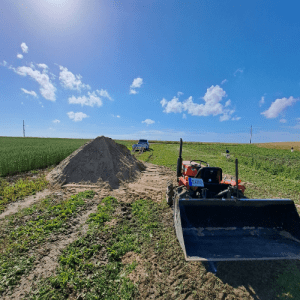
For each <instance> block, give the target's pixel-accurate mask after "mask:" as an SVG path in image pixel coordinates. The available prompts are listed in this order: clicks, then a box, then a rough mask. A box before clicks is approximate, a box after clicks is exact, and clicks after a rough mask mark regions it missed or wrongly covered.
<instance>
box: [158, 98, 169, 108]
mask: <svg viewBox="0 0 300 300" xmlns="http://www.w3.org/2000/svg"><path fill="white" fill-rule="evenodd" d="M167 103H168V101H167V100H166V99H165V98H163V99H162V100H161V101H160V104H161V106H162V107H164V106H165V105H166V104H167Z"/></svg>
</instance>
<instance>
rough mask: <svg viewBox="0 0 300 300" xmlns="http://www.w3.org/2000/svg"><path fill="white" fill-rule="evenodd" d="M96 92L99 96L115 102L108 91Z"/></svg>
mask: <svg viewBox="0 0 300 300" xmlns="http://www.w3.org/2000/svg"><path fill="white" fill-rule="evenodd" d="M96 92H97V93H98V94H99V96H101V97H105V98H107V99H109V100H111V101H113V99H112V98H111V96H110V95H109V94H108V92H107V91H106V90H103V89H101V90H100V91H99V90H96Z"/></svg>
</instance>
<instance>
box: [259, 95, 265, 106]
mask: <svg viewBox="0 0 300 300" xmlns="http://www.w3.org/2000/svg"><path fill="white" fill-rule="evenodd" d="M264 103H265V97H261V99H260V100H259V107H261V106H262V105H263V104H264Z"/></svg>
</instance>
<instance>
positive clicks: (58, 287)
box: [28, 197, 161, 299]
mask: <svg viewBox="0 0 300 300" xmlns="http://www.w3.org/2000/svg"><path fill="white" fill-rule="evenodd" d="M120 206H121V208H122V207H123V208H124V207H125V210H126V211H127V212H128V213H129V214H130V215H132V218H129V219H126V218H124V217H122V218H119V219H118V223H117V225H116V226H115V227H113V228H111V227H110V226H109V225H107V223H106V222H108V221H111V219H112V218H113V213H114V211H115V209H116V208H117V207H120ZM157 206H158V205H157V204H155V203H153V202H152V201H151V200H138V201H136V202H134V203H132V204H131V205H130V206H126V204H123V206H122V204H121V203H118V202H117V200H116V199H115V198H113V197H106V198H105V199H103V201H102V203H101V204H100V205H99V206H98V210H97V212H96V213H94V214H91V215H90V216H89V219H88V220H87V223H88V224H89V231H88V232H87V234H86V236H84V237H81V238H80V239H78V240H77V241H75V242H73V243H72V244H70V245H69V246H68V247H67V248H66V249H65V251H64V252H63V254H62V255H61V256H60V258H59V268H58V269H57V272H56V273H57V275H56V276H52V277H50V278H48V279H46V280H42V281H40V282H39V283H38V288H37V290H33V291H32V292H31V293H30V295H28V296H30V299H66V298H67V297H69V296H70V295H71V296H72V297H74V298H77V299H79V298H80V299H135V297H137V289H136V286H135V285H134V284H133V283H132V282H131V281H130V280H129V279H128V278H127V275H128V274H129V273H130V272H132V271H133V270H134V269H135V267H136V265H137V262H136V261H134V262H133V263H131V264H129V265H123V264H122V262H121V258H122V257H123V256H124V255H125V254H126V253H127V252H129V251H134V252H137V253H140V252H141V248H147V244H149V243H150V240H151V236H153V234H154V232H155V230H157V229H158V228H159V227H161V224H160V223H159V222H158V220H157V218H158V214H157V212H158V207H157ZM103 257H106V262H105V263H100V261H103Z"/></svg>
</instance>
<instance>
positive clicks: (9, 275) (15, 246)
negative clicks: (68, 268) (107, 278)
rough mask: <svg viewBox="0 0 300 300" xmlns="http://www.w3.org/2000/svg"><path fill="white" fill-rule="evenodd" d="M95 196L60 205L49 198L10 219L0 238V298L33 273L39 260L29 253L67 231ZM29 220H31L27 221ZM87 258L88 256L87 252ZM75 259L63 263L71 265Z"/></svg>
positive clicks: (84, 195) (80, 196) (80, 195)
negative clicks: (70, 222)
mask: <svg viewBox="0 0 300 300" xmlns="http://www.w3.org/2000/svg"><path fill="white" fill-rule="evenodd" d="M93 196H94V192H93V191H85V192H81V193H78V194H77V195H74V196H71V197H70V199H67V200H65V201H60V202H59V203H56V202H55V201H52V199H51V198H49V197H47V198H45V199H44V200H43V201H42V202H41V203H40V204H39V205H34V206H32V207H31V208H27V209H24V210H22V211H21V212H20V213H18V214H16V215H13V216H11V217H8V220H9V223H8V226H7V227H6V228H4V230H3V231H2V232H1V235H0V244H1V245H2V246H1V248H0V250H1V257H0V295H1V293H3V292H4V291H5V290H6V289H7V288H8V287H9V286H15V285H16V284H17V283H18V282H19V280H20V278H21V276H22V275H23V274H27V273H28V272H29V271H30V270H31V268H32V266H33V262H34V261H35V259H36V258H35V256H33V255H30V254H29V250H33V249H36V248H37V247H38V245H39V244H41V243H43V242H45V241H46V238H47V236H49V235H50V233H53V232H58V231H65V230H66V229H67V227H68V226H69V225H68V223H67V222H66V221H67V220H68V219H70V218H71V217H74V216H75V214H76V213H77V212H78V209H80V208H83V207H85V201H84V199H85V198H92V197H93ZM26 216H27V217H29V218H24V217H26ZM84 255H88V254H87V253H86V252H84ZM74 256H76V255H73V257H71V258H70V257H69V258H66V260H64V261H63V262H64V263H66V262H69V261H70V262H71V261H72V259H74Z"/></svg>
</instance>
